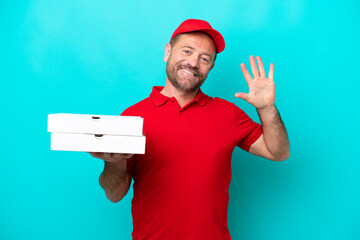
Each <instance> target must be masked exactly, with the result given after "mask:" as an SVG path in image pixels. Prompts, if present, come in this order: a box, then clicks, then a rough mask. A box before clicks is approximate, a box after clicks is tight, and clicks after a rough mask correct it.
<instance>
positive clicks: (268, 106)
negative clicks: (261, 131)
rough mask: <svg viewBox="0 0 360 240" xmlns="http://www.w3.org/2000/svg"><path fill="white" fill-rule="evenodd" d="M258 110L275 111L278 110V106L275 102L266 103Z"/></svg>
mask: <svg viewBox="0 0 360 240" xmlns="http://www.w3.org/2000/svg"><path fill="white" fill-rule="evenodd" d="M256 110H257V111H258V112H268V111H274V110H276V106H275V104H271V105H265V106H262V107H258V108H256Z"/></svg>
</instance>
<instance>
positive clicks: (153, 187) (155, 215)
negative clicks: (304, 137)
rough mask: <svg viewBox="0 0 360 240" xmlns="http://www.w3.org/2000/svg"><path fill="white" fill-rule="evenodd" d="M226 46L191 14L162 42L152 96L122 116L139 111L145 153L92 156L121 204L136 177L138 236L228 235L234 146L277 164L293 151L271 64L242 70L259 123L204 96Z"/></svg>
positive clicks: (109, 190)
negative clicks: (160, 71) (162, 65)
mask: <svg viewBox="0 0 360 240" xmlns="http://www.w3.org/2000/svg"><path fill="white" fill-rule="evenodd" d="M224 47H225V42H224V39H223V37H222V35H221V34H220V33H219V32H218V31H216V30H214V29H213V28H212V27H211V26H210V24H209V23H207V22H205V21H202V20H196V19H189V20H186V21H184V22H183V23H182V24H181V25H180V26H179V27H178V28H177V29H176V30H175V32H174V34H173V35H172V37H171V41H170V43H167V44H166V46H165V57H164V60H165V62H167V65H166V73H167V78H166V82H165V86H164V87H154V88H153V91H152V93H151V94H150V97H148V98H146V99H144V100H142V101H141V102H139V103H137V104H135V105H133V106H131V107H130V108H128V109H126V110H125V111H124V113H123V114H122V115H127V116H142V117H143V118H144V134H145V135H146V138H147V140H146V141H147V142H146V150H145V154H144V155H133V156H132V155H125V154H108V153H92V155H93V156H94V157H97V158H101V159H103V160H104V161H105V167H104V171H103V173H102V174H101V176H100V185H101V186H102V187H103V188H104V189H105V192H106V195H107V197H108V198H109V199H110V200H111V201H112V202H118V201H120V200H121V199H122V198H123V197H124V196H125V194H126V193H127V191H128V189H129V187H130V183H131V179H134V184H133V189H134V198H133V200H132V215H133V225H134V227H133V233H132V235H133V239H134V240H142V239H146V240H152V239H154V240H155V239H157V240H158V239H165V240H168V239H169V240H175V239H182V240H183V239H197V240H199V239H206V240H212V239H214V240H216V239H231V237H230V233H229V230H228V226H227V210H228V200H229V194H228V188H229V185H230V179H231V155H232V152H233V150H234V148H235V147H236V146H239V147H241V148H242V149H244V150H246V151H249V152H250V153H252V154H255V155H258V156H262V157H265V158H268V159H270V160H274V161H281V160H284V159H287V158H288V157H289V154H290V150H289V142H288V138H287V133H286V130H285V127H284V124H283V122H282V121H281V118H280V115H279V113H278V111H277V109H276V107H275V105H274V102H275V87H274V81H273V77H274V65H273V64H271V65H270V72H269V76H268V78H266V74H265V70H264V66H263V63H262V61H261V59H260V57H257V62H258V65H259V69H258V68H257V66H256V62H255V58H254V57H253V56H250V65H251V70H252V73H253V77H254V78H252V77H251V76H250V74H249V73H248V71H247V69H246V67H245V65H244V64H241V70H242V72H243V74H244V76H245V79H246V81H247V83H248V85H249V93H248V94H245V93H236V94H235V96H236V97H238V98H241V99H244V100H246V101H247V102H249V103H250V104H252V105H253V106H255V107H256V109H257V112H258V114H259V117H260V120H261V123H262V125H259V124H257V123H255V122H253V121H252V120H251V119H250V118H249V117H248V116H247V115H246V114H245V113H244V111H242V110H241V109H240V108H238V107H237V106H235V105H234V104H232V103H230V102H228V101H225V100H223V99H220V98H212V97H209V96H207V95H205V94H204V93H203V92H202V91H201V90H200V86H201V85H202V84H203V83H204V81H205V79H206V78H207V75H208V73H209V72H210V70H211V69H212V68H213V67H214V61H215V58H216V54H217V53H220V52H221V51H222V50H223V49H224Z"/></svg>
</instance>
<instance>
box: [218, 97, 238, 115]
mask: <svg viewBox="0 0 360 240" xmlns="http://www.w3.org/2000/svg"><path fill="white" fill-rule="evenodd" d="M212 103H213V104H214V106H215V107H217V108H219V109H224V110H226V111H229V110H231V111H233V112H243V110H242V109H241V108H240V107H238V106H237V105H235V104H234V103H232V102H229V101H228V100H225V99H223V98H219V97H215V98H214V99H213V101H212Z"/></svg>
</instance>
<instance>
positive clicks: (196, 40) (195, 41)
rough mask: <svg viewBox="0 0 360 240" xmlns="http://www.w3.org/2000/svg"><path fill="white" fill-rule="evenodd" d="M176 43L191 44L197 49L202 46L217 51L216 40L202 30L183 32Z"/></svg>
mask: <svg viewBox="0 0 360 240" xmlns="http://www.w3.org/2000/svg"><path fill="white" fill-rule="evenodd" d="M176 45H178V46H179V47H183V46H189V47H193V48H196V49H199V48H201V49H202V50H205V51H208V52H211V53H212V52H214V53H216V47H215V43H214V41H213V40H212V38H211V37H210V36H209V35H207V34H206V33H202V32H189V33H183V34H181V35H180V36H179V40H178V42H177V43H176Z"/></svg>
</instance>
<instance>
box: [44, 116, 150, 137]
mask: <svg viewBox="0 0 360 240" xmlns="http://www.w3.org/2000/svg"><path fill="white" fill-rule="evenodd" d="M143 123H144V119H143V118H142V117H132V116H110V115H90V114H70V113H56V114H49V115H48V132H62V133H92V134H113V135H125V136H142V135H143Z"/></svg>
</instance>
